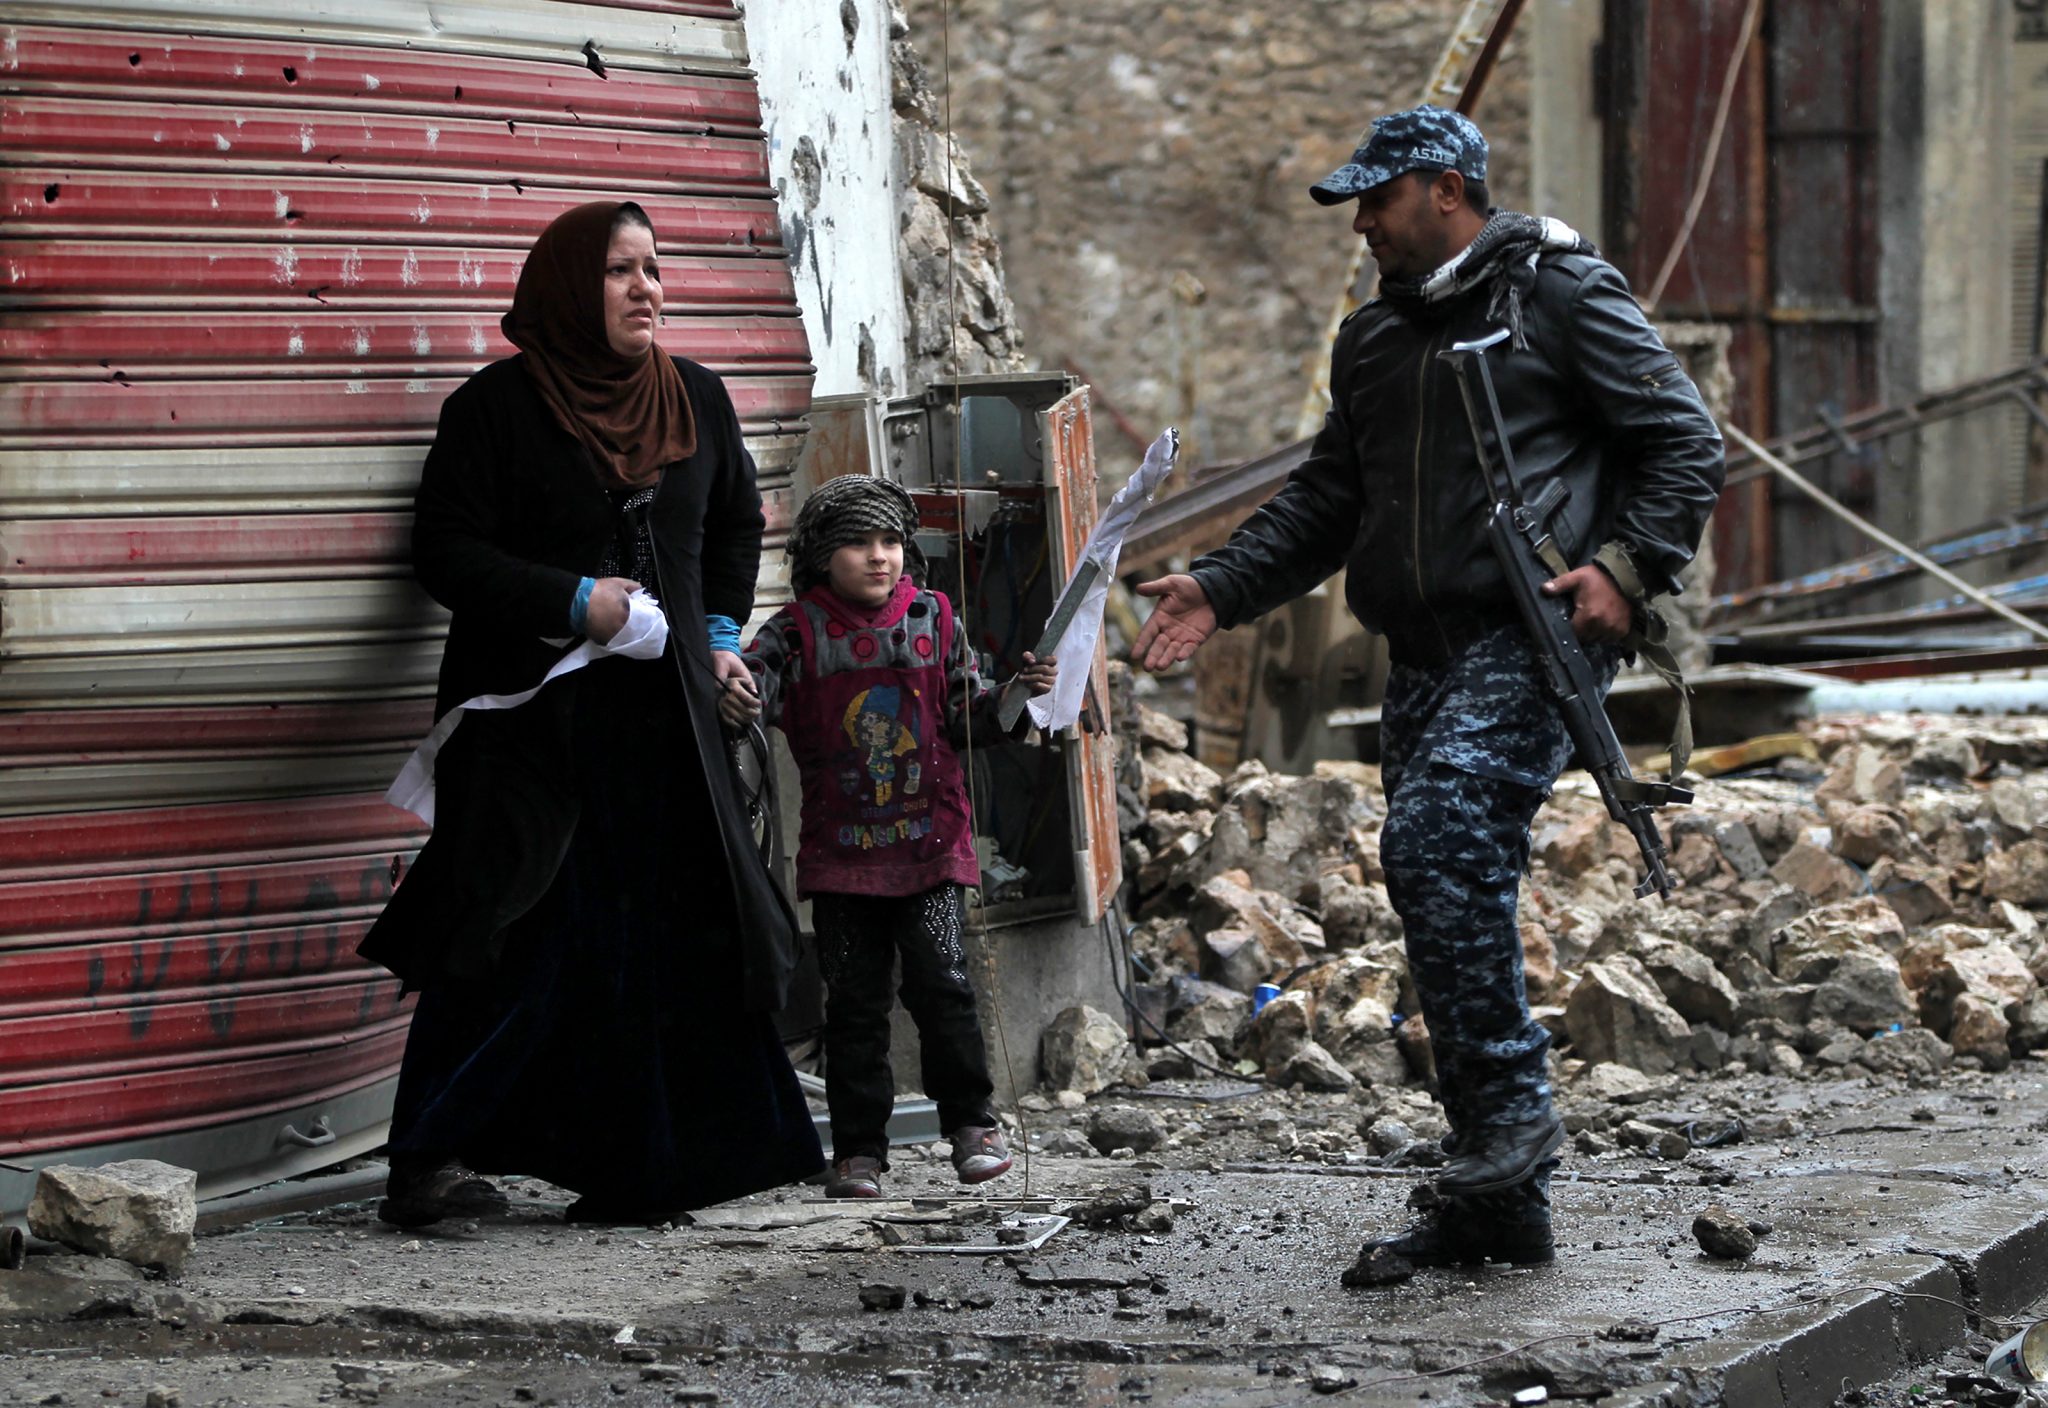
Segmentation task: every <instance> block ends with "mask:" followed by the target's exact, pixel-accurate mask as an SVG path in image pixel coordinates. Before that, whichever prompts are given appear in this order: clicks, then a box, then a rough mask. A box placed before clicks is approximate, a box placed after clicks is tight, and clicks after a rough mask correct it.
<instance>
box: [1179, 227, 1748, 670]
mask: <svg viewBox="0 0 2048 1408" xmlns="http://www.w3.org/2000/svg"><path fill="white" fill-rule="evenodd" d="M1486 304H1487V295H1486V292H1485V290H1484V289H1483V288H1482V289H1477V290H1474V291H1472V292H1471V293H1468V294H1466V295H1464V296H1463V297H1461V298H1455V299H1451V300H1448V301H1446V302H1445V303H1443V304H1442V305H1439V306H1437V307H1431V308H1429V309H1427V310H1424V311H1422V312H1420V313H1418V314H1416V315H1413V316H1410V315H1408V314H1406V313H1403V312H1400V311H1397V310H1396V309H1395V308H1394V307H1392V306H1391V305H1390V304H1389V303H1387V302H1386V301H1385V300H1383V299H1382V300H1375V301H1374V302H1372V303H1369V304H1367V305H1366V306H1365V307H1364V308H1362V309H1360V310H1359V312H1358V313H1357V314H1355V315H1353V316H1352V317H1351V318H1350V319H1349V320H1347V321H1346V323H1345V324H1344V327H1343V328H1342V329H1341V330H1340V331H1339V333H1338V335H1337V345H1336V348H1335V349H1334V351H1333V353H1332V357H1331V372H1330V401H1331V409H1330V414H1329V418H1328V419H1327V420H1326V421H1325V422H1324V425H1323V429H1322V431H1321V432H1320V433H1319V434H1318V435H1317V436H1316V439H1315V444H1314V445H1313V446H1312V447H1311V449H1310V453H1309V457H1308V459H1307V461H1306V462H1304V463H1303V464H1302V466H1301V467H1300V468H1299V469H1297V470H1296V471H1295V472H1294V473H1293V475H1291V476H1290V477H1289V479H1288V481H1287V483H1286V484H1285V485H1284V486H1283V487H1282V488H1281V490H1280V492H1279V493H1278V494H1276V495H1275V496H1274V497H1273V498H1272V499H1271V500H1270V501H1269V502H1268V503H1267V504H1266V505H1265V506H1264V507H1263V508H1261V509H1260V510H1259V511H1258V512H1257V513H1255V514H1253V515H1252V516H1251V518H1250V519H1248V520H1246V522H1245V523H1244V524H1243V526H1241V527H1240V528H1239V529H1238V530H1237V532H1236V533H1235V534H1233V535H1232V536H1231V539H1230V541H1229V542H1228V543H1227V544H1225V545H1224V546H1223V547H1222V548H1220V549H1218V550H1217V551H1215V552H1212V553H1209V554H1207V555H1206V556H1204V557H1202V558H1200V559H1199V560H1197V561H1196V563H1195V564H1194V565H1193V566H1192V567H1191V568H1190V569H1189V570H1190V571H1191V572H1192V573H1193V575H1194V577H1195V579H1196V580H1197V581H1199V582H1200V583H1201V584H1202V588H1203V590H1204V591H1206V592H1207V593H1208V595H1209V601H1210V604H1211V605H1212V606H1214V607H1215V609H1216V614H1217V618H1218V620H1219V621H1220V623H1221V624H1222V625H1223V626H1225V627H1229V626H1234V625H1237V624H1239V623H1240V622H1243V621H1248V620H1251V619H1252V618H1254V617H1257V616H1259V615H1262V614H1263V613H1265V612H1267V611H1270V610H1272V609H1273V608H1274V607H1276V606H1279V605H1281V604H1283V603H1284V602H1287V601H1290V600H1292V599H1293V598H1295V597H1297V596H1300V595H1301V594H1302V593H1303V592H1306V591H1308V590H1309V589H1310V588H1312V587H1314V586H1316V585H1317V584H1318V583H1320V582H1322V581H1323V580H1324V579H1325V578H1327V577H1329V576H1330V575H1331V574H1332V573H1333V572H1335V571H1336V570H1337V569H1338V568H1339V567H1344V568H1347V569H1348V575H1347V578H1346V583H1345V596H1346V598H1347V599H1348V601H1349V603H1350V606H1351V609H1352V611H1353V612H1354V613H1356V614H1357V616H1358V619H1359V620H1360V621H1362V622H1363V623H1364V624H1365V625H1366V626H1367V627H1368V628H1370V629H1372V630H1375V631H1378V632H1380V633H1381V634H1383V635H1385V636H1386V637H1387V639H1388V643H1389V646H1390V648H1391V651H1392V654H1393V658H1394V659H1395V660H1397V661H1401V662H1404V663H1408V664H1416V665H1424V666H1428V665H1434V664H1438V663H1441V662H1442V661H1443V660H1445V659H1447V658H1448V657H1449V656H1450V655H1451V654H1452V653H1453V652H1454V651H1455V650H1457V649H1458V648H1460V647H1461V646H1462V645H1463V644H1465V643H1466V642H1467V641H1469V640H1470V639H1472V638H1473V637H1474V636H1476V635H1477V634H1479V633H1481V632H1483V631H1485V630H1488V629H1491V628H1492V627H1494V626H1497V625H1500V624H1502V623H1504V622H1508V621H1512V620H1514V619H1515V610H1514V604H1513V602H1512V600H1511V598H1510V597H1509V595H1508V591H1507V585H1506V582H1505V580H1504V578H1503V577H1502V575H1501V569H1500V566H1499V564H1498V562H1496V561H1495V559H1494V556H1493V552H1492V549H1491V548H1490V547H1489V546H1488V544H1487V540H1486V535H1485V531H1484V529H1485V516H1486V512H1487V509H1488V506H1489V503H1490V501H1489V499H1488V498H1487V495H1486V490H1485V484H1484V481H1483V479H1482V477H1481V474H1480V470H1479V462H1478V459H1477V457H1476V455H1475V454H1474V451H1473V446H1472V433H1471V428H1470V424H1469V422H1468V421H1467V420H1466V417H1465V410H1464V405H1463V403H1462V402H1461V401H1460V399H1459V396H1458V387H1457V380H1456V377H1455V376H1454V375H1453V374H1452V372H1451V369H1450V367H1449V366H1448V365H1446V364H1445V363H1442V362H1439V361H1438V360H1437V358H1436V354H1437V353H1438V352H1440V351H1442V350H1443V349H1444V348H1446V347H1448V346H1450V345H1451V344H1452V343H1453V342H1460V341H1465V340H1469V339H1474V338H1479V337H1483V336H1485V335H1486V334H1488V333H1490V332H1492V331H1493V330H1494V326H1495V325H1494V324H1493V323H1490V322H1489V320H1488V319H1487V317H1486ZM1523 323H1524V329H1525V331H1526V333H1527V340H1528V344H1529V345H1528V347H1527V348H1526V349H1525V350H1523V351H1520V352H1516V351H1512V350H1509V347H1508V344H1506V343H1502V344H1501V345H1500V346H1498V347H1496V348H1494V349H1493V350H1492V351H1490V352H1489V353H1488V354H1487V356H1488V358H1489V361H1490V365H1491V367H1492V372H1493V379H1494V385H1495V387H1496V388H1497V389H1498V392H1499V395H1500V402H1501V411H1502V414H1503V415H1504V416H1505V418H1506V421H1507V426H1508V433H1509V437H1510V439H1511V440H1512V442H1513V445H1514V451H1515V457H1516V460H1517V463H1518V466H1519V468H1520V471H1521V481H1522V486H1523V493H1524V495H1525V496H1532V495H1533V494H1535V492H1536V491H1538V490H1540V489H1541V488H1542V487H1543V486H1544V485H1545V484H1547V483H1548V482H1549V481H1551V480H1553V479H1562V480H1563V481H1564V483H1565V485H1566V487H1567V488H1568V489H1569V490H1570V493H1571V502H1570V506H1569V507H1568V508H1567V509H1566V511H1565V528H1566V531H1565V532H1564V533H1563V534H1562V537H1563V539H1564V541H1563V544H1562V546H1563V548H1564V551H1565V555H1566V557H1567V558H1568V560H1569V561H1570V562H1571V563H1572V564H1573V565H1574V566H1579V565H1582V564H1584V563H1586V562H1589V561H1592V560H1593V557H1594V554H1595V552H1596V551H1599V552H1601V561H1602V564H1603V566H1609V567H1610V570H1611V571H1614V574H1615V576H1616V577H1617V580H1619V581H1621V583H1622V586H1623V588H1624V590H1625V591H1631V594H1632V595H1637V594H1639V595H1646V596H1657V595H1662V594H1664V593H1667V592H1672V591H1676V590H1677V587H1678V584H1677V575H1678V573H1679V571H1680V569H1682V568H1683V567H1684V566H1685V565H1686V563H1688V562H1690V561H1691V560H1692V555H1693V550H1694V549H1695V548H1696V547H1697V546H1698V544H1699V539H1700V533H1701V531H1702V529H1704V528H1705V526H1706V522H1707V517H1708V515H1709V514H1710V513H1711V512H1712V511H1713V507H1714V502H1715V499H1716V498H1717V497H1718V496H1719V494H1720V491H1721V476H1722V469H1723V456H1722V449H1721V434H1720V432H1719V431H1718V430H1717V429H1715V427H1714V422H1713V420H1712V418H1711V417H1709V416H1708V414H1707V410H1706V407H1705V405H1704V404H1702V402H1701V401H1700V395H1699V391H1698V389H1697V388H1696V387H1694V386H1693V384H1692V382H1691V380H1690V379H1689V378H1688V377H1687V376H1686V375H1685V373H1684V371H1683V370H1682V369H1681V368H1680V366H1679V363H1678V358H1677V357H1676V356H1674V355H1673V354H1672V353H1671V352H1670V351H1669V350H1668V349H1667V348H1666V347H1665V346H1664V344H1663V342H1662V341H1661V340H1660V339H1659V338H1658V336H1657V333H1656V330H1655V329H1653V328H1652V327H1651V326H1650V323H1649V320H1648V319H1647V318H1645V317H1644V316H1643V312H1642V309H1641V308H1640V307H1639V306H1638V305H1637V303H1636V301H1635V299H1634V298H1633V297H1632V296H1631V295H1630V294H1629V291H1628V284H1627V282H1626V281H1625V280H1624V279H1623V278H1622V276H1621V274H1620V272H1619V271H1617V270H1616V269H1615V268H1614V266H1613V265H1611V264H1608V263H1606V262H1605V261H1604V260H1601V259H1599V258H1597V257H1595V256H1591V255H1586V254H1576V253H1567V254H1547V255H1545V256H1544V257H1543V260H1542V263H1541V265H1540V267H1539V272H1538V274H1537V278H1536V283H1535V287H1534V288H1533V289H1532V290H1531V292H1530V295H1529V297H1528V298H1527V300H1526V302H1525V306H1524V308H1523ZM1610 545H1617V546H1618V548H1619V556H1620V558H1621V561H1620V562H1617V561H1616V557H1617V554H1616V550H1615V546H1610ZM1603 548H1606V549H1607V550H1606V551H1601V550H1602V549H1603ZM1631 571H1632V572H1633V574H1634V575H1635V576H1636V577H1638V578H1639V579H1640V585H1638V584H1637V583H1633V582H1630V581H1628V580H1627V578H1628V577H1629V576H1630V575H1631Z"/></svg>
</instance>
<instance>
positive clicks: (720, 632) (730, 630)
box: [704, 616, 740, 655]
mask: <svg viewBox="0 0 2048 1408" xmlns="http://www.w3.org/2000/svg"><path fill="white" fill-rule="evenodd" d="M704 629H705V630H706V631H707V632H709V633H710V636H711V648H712V649H713V650H729V651H731V652H732V653H733V654H735V655H737V654H739V653H740V623H739V622H737V621H735V620H733V619H732V617H730V616H706V617H705V618H704Z"/></svg>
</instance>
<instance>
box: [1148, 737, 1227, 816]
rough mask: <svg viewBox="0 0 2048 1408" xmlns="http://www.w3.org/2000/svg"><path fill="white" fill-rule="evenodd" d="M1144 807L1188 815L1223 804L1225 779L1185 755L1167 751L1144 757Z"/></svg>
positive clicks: (1151, 753) (1150, 750) (1161, 749)
mask: <svg viewBox="0 0 2048 1408" xmlns="http://www.w3.org/2000/svg"><path fill="white" fill-rule="evenodd" d="M1144 763H1145V805H1146V807H1147V808H1148V809H1150V810H1153V811H1172V812H1189V811H1193V810H1194V809H1195V808H1197V807H1209V808H1212V809H1213V808H1215V807H1216V806H1218V805H1220V804H1221V803H1222V801H1223V779H1222V778H1220V777H1218V776H1217V775H1216V772H1215V769H1213V768H1210V767H1208V766H1206V765H1205V764H1203V763H1202V762H1200V761H1199V760H1197V759H1195V758H1191V757H1189V756H1188V755H1187V754H1186V753H1176V752H1171V751H1169V750H1167V749H1164V748H1154V749H1149V750H1147V752H1146V753H1145V758H1144Z"/></svg>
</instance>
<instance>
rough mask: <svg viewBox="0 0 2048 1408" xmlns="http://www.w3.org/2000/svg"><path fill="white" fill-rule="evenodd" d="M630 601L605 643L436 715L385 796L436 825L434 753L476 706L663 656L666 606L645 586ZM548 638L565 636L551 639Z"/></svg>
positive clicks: (505, 702)
mask: <svg viewBox="0 0 2048 1408" xmlns="http://www.w3.org/2000/svg"><path fill="white" fill-rule="evenodd" d="M626 606H627V616H626V624H625V625H623V626H621V627H619V631H618V634H617V635H615V636H613V637H612V638H611V639H610V640H609V641H607V642H606V643H605V644H603V645H599V644H598V643H597V642H596V641H594V640H586V641H584V642H583V643H582V644H581V645H579V646H577V647H576V648H575V649H574V650H572V651H570V652H569V653H568V654H567V655H564V656H563V657H562V658H561V659H559V660H557V661H556V662H555V663H554V666H553V668H552V669H550V670H549V671H548V673H547V677H546V678H545V679H543V680H542V681H541V682H540V683H539V684H537V685H535V686H534V687H533V688H532V689H529V690H525V691H523V692H522V693H519V694H479V695H478V696H477V697H476V698H474V699H470V700H467V701H465V702H463V703H461V704H457V705H456V706H455V707H454V708H453V709H450V710H449V711H448V712H447V713H445V714H443V715H442V716H441V717H440V718H439V719H437V720H436V721H435V723H434V727H433V731H432V732H430V733H429V734H428V735H427V739H426V742H424V743H422V744H420V746H419V747H417V748H415V749H414V750H413V754H412V756H411V757H410V758H407V759H406V760H405V766H404V767H402V768H400V769H399V770H398V777H397V778H396V779H395V780H394V781H393V782H392V784H391V786H390V787H389V788H388V789H386V791H385V793H384V800H385V801H387V802H389V803H391V805H392V806H394V807H400V808H403V809H404V810H406V811H409V812H411V813H412V814H413V815H414V816H416V817H418V818H419V819H420V820H421V821H424V822H425V823H426V824H427V825H429V826H432V825H433V824H434V759H435V757H436V756H437V755H438V754H439V753H440V751H441V745H442V744H444V743H446V742H447V741H448V736H449V735H450V734H452V733H454V732H455V726H456V725H457V724H459V723H461V722H462V716H463V715H464V714H466V713H468V712H469V711H470V710H471V709H516V708H518V707H519V706H520V705H521V704H524V703H525V702H526V701H527V700H529V699H531V698H533V696H534V695H536V694H539V693H540V692H541V690H542V689H543V688H544V687H545V686H546V685H547V684H548V682H549V681H550V680H557V679H560V678H561V677H562V676H563V675H566V674H568V673H570V672H571V671H572V670H580V669H582V668H583V667H584V666H585V665H588V664H589V663H590V662H591V661H593V660H601V659H603V658H604V657H605V656H607V655H623V656H625V657H627V658H628V659H630V660H653V659H655V658H657V657H658V656H660V654H661V651H662V647H664V646H666V645H667V644H668V617H666V616H664V615H662V614H661V607H660V606H659V605H658V604H657V603H656V602H655V600H654V598H653V597H651V596H649V595H648V594H647V593H646V592H645V591H644V590H642V591H637V592H634V593H633V595H632V596H631V597H629V598H627V601H626ZM548 643H549V644H550V645H554V644H559V643H563V642H556V641H552V640H550V641H549V642H548Z"/></svg>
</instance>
